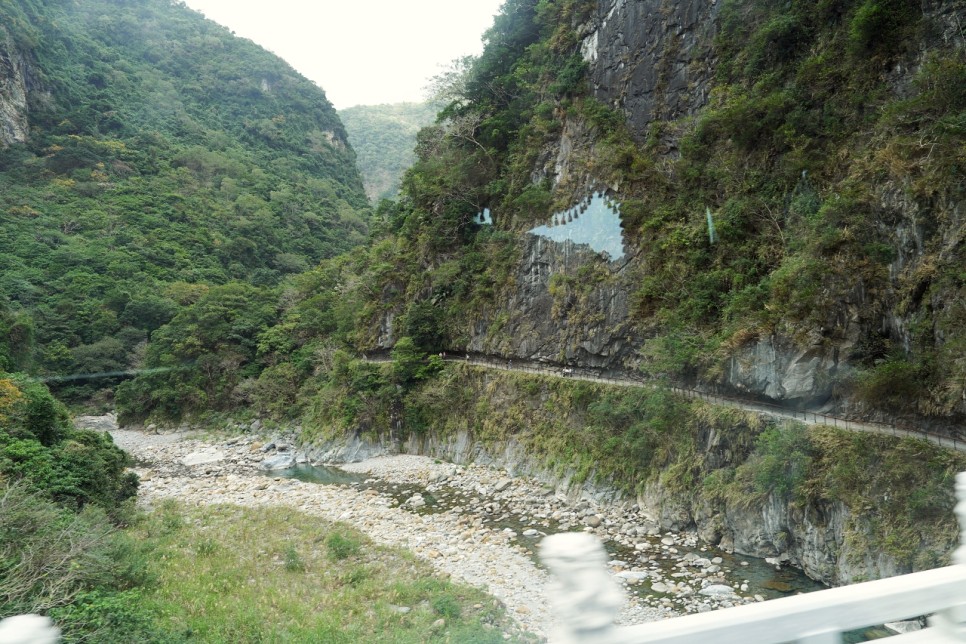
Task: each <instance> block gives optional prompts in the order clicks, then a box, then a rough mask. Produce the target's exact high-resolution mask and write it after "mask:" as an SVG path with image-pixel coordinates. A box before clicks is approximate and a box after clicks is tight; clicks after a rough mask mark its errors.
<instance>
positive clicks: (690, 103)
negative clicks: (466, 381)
mask: <svg viewBox="0 0 966 644" xmlns="http://www.w3.org/2000/svg"><path fill="white" fill-rule="evenodd" d="M964 21H966V5H964V3H963V2H958V1H954V2H918V1H912V0H828V1H823V2H817V3H816V2H791V3H786V4H783V5H781V6H779V5H775V4H774V3H770V2H764V1H761V0H727V1H725V2H712V1H711V0H696V1H694V2H677V3H661V2H656V1H651V0H633V1H632V0H600V1H593V0H569V1H564V2H555V3H544V2H533V1H530V0H511V1H510V2H508V3H507V4H506V6H505V7H504V9H503V13H502V14H501V15H500V16H499V17H498V18H497V21H496V23H495V25H494V27H493V29H492V30H491V31H490V32H489V33H488V35H487V47H486V50H485V52H484V53H483V55H482V56H481V57H480V58H479V59H478V60H477V61H476V62H475V64H474V65H473V66H472V67H471V68H470V69H469V71H468V73H467V74H466V75H465V76H464V77H463V78H461V79H459V82H458V83H457V84H456V85H455V87H454V94H455V97H456V98H455V100H453V102H452V103H451V104H450V105H449V107H448V108H447V109H446V110H445V111H444V115H445V116H446V117H448V118H447V120H445V121H444V122H443V123H442V124H441V125H437V126H433V127H430V128H427V129H425V130H423V131H422V132H421V133H420V136H419V143H418V145H417V162H416V164H415V166H414V167H413V169H412V170H411V171H410V172H409V173H408V174H407V177H406V179H405V180H404V183H403V192H402V197H401V199H400V200H399V202H398V205H397V208H396V211H395V212H394V213H393V214H392V216H391V217H390V224H389V226H388V230H389V233H388V234H387V235H386V236H385V238H384V241H383V242H381V243H378V244H377V245H376V246H375V247H374V249H373V251H372V253H371V259H370V262H369V264H368V266H367V268H366V270H367V273H366V277H365V278H364V279H362V280H360V283H365V284H367V293H369V294H370V295H366V296H363V299H365V300H366V301H367V302H368V304H367V305H366V308H364V310H363V312H362V313H361V323H360V325H358V326H357V327H356V331H357V333H358V335H357V340H358V341H359V342H360V343H361V344H362V346H366V347H390V346H393V345H394V344H396V343H397V342H398V340H399V338H401V337H406V336H408V337H411V338H413V340H415V341H416V344H417V346H419V347H422V348H423V349H424V350H427V351H430V352H433V351H437V350H439V349H442V348H449V349H454V350H464V349H469V350H474V351H479V352H482V353H488V354H500V355H506V356H509V357H513V356H519V357H526V358H529V359H541V360H546V361H550V362H557V363H568V364H578V365H589V366H596V367H601V368H605V369H634V370H636V369H642V370H644V371H645V372H646V373H648V374H650V375H654V376H670V377H672V378H673V379H675V380H678V381H684V382H689V383H691V384H696V385H699V386H704V387H717V388H721V389H723V390H727V391H732V392H737V393H742V394H745V395H749V396H752V397H757V398H763V399H768V400H771V401H778V402H782V403H786V404H790V405H796V406H810V407H813V408H815V407H826V408H828V407H838V408H840V410H843V411H851V412H855V411H862V413H871V414H874V415H875V414H881V415H885V416H888V417H890V418H895V417H909V419H912V418H913V417H914V418H915V419H916V420H915V422H925V423H928V422H930V421H929V419H935V420H937V421H938V422H939V424H946V421H947V420H949V419H955V420H956V422H960V421H961V420H962V418H963V416H964V414H966V406H964V405H966V389H964V383H966V358H964V357H963V356H966V308H964V306H963V302H964V298H966V278H964V274H963V271H962V267H963V265H964V260H966V258H964V255H963V252H964V251H963V236H964V220H963V209H964V199H966V185H964V180H963V176H964V175H963V168H964V162H966V143H964V142H966V130H964V127H963V124H964V119H966V93H964V88H966V53H964V51H966V50H964V32H963V30H962V28H961V26H960V25H962V24H963V23H964ZM594 192H601V193H604V194H605V195H606V196H607V197H608V198H609V199H610V200H612V201H614V202H617V204H618V205H619V208H620V213H621V216H622V218H621V227H622V231H621V233H620V235H621V242H622V243H623V248H624V254H623V258H621V259H620V261H609V260H614V259H615V258H614V257H610V258H607V257H604V256H602V255H601V254H600V253H599V252H595V251H594V249H592V248H591V247H589V246H586V245H581V244H577V245H571V246H567V245H566V244H558V243H554V242H550V241H549V240H548V239H546V237H545V236H540V235H534V234H527V231H528V230H530V229H533V228H534V227H537V226H540V225H544V224H546V225H548V226H550V227H552V226H553V225H554V224H555V223H556V224H557V225H563V224H565V223H569V222H570V221H571V218H573V217H577V216H579V215H580V214H581V213H582V212H583V211H584V209H585V208H586V203H587V201H586V200H587V199H588V197H590V196H591V194H593V193H594ZM582 204H583V205H582ZM574 207H577V210H570V211H569V214H568V212H567V211H568V209H571V208H574ZM484 208H489V209H490V210H491V211H492V217H493V219H494V225H493V226H486V225H484V226H480V225H478V224H477V223H474V219H475V218H476V217H477V215H478V213H480V212H481V211H482V210H483V209H484ZM554 213H563V214H561V215H558V216H557V217H556V219H555V220H553V221H551V216H552V215H554ZM373 283H375V285H376V286H375V287H372V286H371V285H372V284H373Z"/></svg>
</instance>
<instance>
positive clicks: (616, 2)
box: [581, 0, 721, 136]
mask: <svg viewBox="0 0 966 644" xmlns="http://www.w3.org/2000/svg"><path fill="white" fill-rule="evenodd" d="M720 4H721V3H719V2H718V1H717V0H680V1H674V0H601V2H600V3H599V4H598V7H597V11H596V14H595V16H594V18H593V19H592V20H591V22H590V23H589V24H586V25H584V26H582V27H581V32H582V35H584V40H583V43H582V45H581V54H582V55H583V57H584V60H585V61H587V62H588V63H589V64H590V68H591V73H590V78H591V82H592V84H593V89H594V95H595V96H596V97H597V98H599V99H601V100H602V101H604V102H605V103H608V104H609V105H612V106H614V107H617V108H619V109H621V110H622V111H623V112H624V113H625V114H627V117H628V121H629V122H630V123H631V124H632V128H633V131H634V132H635V133H636V134H637V135H639V136H640V135H643V134H644V132H645V130H646V128H647V126H648V125H649V124H650V123H651V122H653V121H655V120H662V121H665V120H673V119H676V118H679V117H682V116H687V115H689V114H694V113H695V112H696V111H697V110H699V109H700V108H701V107H703V106H704V105H705V104H706V103H707V101H708V92H709V91H710V89H711V79H712V75H713V74H714V48H713V47H712V42H713V39H714V34H715V32H716V29H717V23H716V18H717V14H718V10H719V8H720Z"/></svg>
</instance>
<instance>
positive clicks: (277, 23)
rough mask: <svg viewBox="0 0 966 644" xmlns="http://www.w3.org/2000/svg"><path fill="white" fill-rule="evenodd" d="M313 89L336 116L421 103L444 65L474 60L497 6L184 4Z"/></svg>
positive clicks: (373, 1) (450, 1)
mask: <svg viewBox="0 0 966 644" xmlns="http://www.w3.org/2000/svg"><path fill="white" fill-rule="evenodd" d="M185 3H186V4H187V5H188V6H189V7H191V8H192V9H195V10H197V11H200V12H202V13H203V14H205V16H206V17H208V18H210V19H211V20H214V21H215V22H218V23H220V24H222V25H225V26H226V27H228V28H229V29H231V30H233V31H234V32H235V33H236V34H237V35H239V36H243V37H245V38H251V39H252V40H254V41H255V42H256V43H258V44H259V45H261V46H262V47H265V48H266V49H268V50H269V51H272V52H274V53H275V54H277V55H279V56H281V57H282V58H284V59H285V60H286V61H287V62H288V63H289V64H290V65H291V66H292V67H294V68H295V69H297V70H298V71H299V72H301V73H302V74H303V75H304V76H305V77H306V78H310V79H311V80H313V81H315V82H316V83H318V85H319V86H320V87H322V89H324V90H325V93H326V95H327V96H328V98H329V100H330V101H331V102H332V104H333V105H335V107H336V108H337V109H345V108H347V107H352V106H354V105H376V104H379V103H400V102H403V101H420V100H423V98H424V96H423V88H424V87H425V86H426V85H427V83H428V81H429V79H430V78H431V77H433V76H435V75H436V74H438V73H440V71H442V69H443V68H444V67H446V66H447V65H448V63H449V62H450V61H452V60H453V59H455V58H458V57H460V56H465V55H467V54H479V53H480V51H481V50H482V45H481V43H480V38H481V36H482V35H483V32H484V31H486V30H487V29H489V28H490V26H491V25H492V24H493V16H494V15H495V14H496V13H497V12H498V11H499V9H500V6H501V5H502V4H503V0H365V1H363V0H314V1H313V0H185Z"/></svg>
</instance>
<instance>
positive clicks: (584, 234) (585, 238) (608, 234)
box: [528, 192, 624, 261]
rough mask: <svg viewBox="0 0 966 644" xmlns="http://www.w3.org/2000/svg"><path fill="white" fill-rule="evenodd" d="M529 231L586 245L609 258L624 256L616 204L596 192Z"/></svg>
mask: <svg viewBox="0 0 966 644" xmlns="http://www.w3.org/2000/svg"><path fill="white" fill-rule="evenodd" d="M528 232H529V233H530V234H531V235H539V236H540V237H544V238H546V239H549V240H551V241H555V242H557V243H562V244H565V243H570V244H576V245H581V244H585V245H587V246H589V247H590V249H591V250H593V251H594V252H596V253H599V254H600V255H601V256H603V257H604V258H605V259H610V260H611V261H618V260H621V259H624V238H623V231H622V230H621V215H620V210H619V207H618V205H617V203H616V202H614V201H613V200H611V199H610V198H608V197H606V196H604V195H603V194H601V193H599V192H598V193H594V194H593V195H592V196H591V197H589V198H588V199H585V200H584V201H583V202H581V203H580V204H578V205H576V206H574V207H573V208H570V209H569V210H565V211H563V212H558V213H556V214H554V215H553V217H551V219H550V222H549V223H548V224H546V225H544V226H537V227H536V228H533V229H531V230H530V231H528Z"/></svg>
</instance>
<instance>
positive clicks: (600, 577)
mask: <svg viewBox="0 0 966 644" xmlns="http://www.w3.org/2000/svg"><path fill="white" fill-rule="evenodd" d="M956 497H957V501H958V503H957V505H956V517H957V519H958V520H959V524H960V539H961V543H960V547H959V548H958V549H957V550H956V552H955V554H954V555H953V560H954V564H953V565H951V566H947V567H945V568H938V569H936V570H927V571H924V572H917V573H913V574H910V575H901V576H899V577H892V578H889V579H881V580H878V581H870V582H866V583H862V584H855V585H852V586H844V587H841V588H832V589H829V590H822V591H818V592H814V593H808V594H805V595H796V596H794V597H785V598H782V599H775V600H771V601H767V602H762V603H759V604H749V605H746V606H738V607H735V608H727V609H722V610H718V611H713V612H709V613H699V614H696V615H688V616H685V617H677V618H673V619H668V620H665V621H660V622H651V623H648V624H641V625H638V626H630V627H620V628H619V627H616V626H614V623H613V622H614V618H615V617H616V616H617V612H618V610H619V609H620V604H621V599H622V593H621V591H620V590H619V589H618V587H617V585H616V582H614V580H613V579H612V578H611V577H610V575H609V573H608V572H607V571H606V568H605V565H604V562H605V561H606V556H605V554H604V550H603V546H602V545H601V544H600V542H599V541H598V540H597V539H596V537H593V536H592V535H589V534H586V533H567V534H558V535H552V536H549V537H547V538H546V539H544V540H543V542H542V544H541V546H540V556H541V558H542V559H543V561H544V563H545V564H546V565H547V567H548V568H549V569H550V570H551V572H553V573H554V575H555V577H556V580H557V584H556V588H555V589H554V591H553V594H552V596H551V599H552V600H553V604H554V607H555V610H556V622H555V624H556V626H557V629H558V631H557V633H556V634H555V636H554V637H553V638H552V639H551V641H552V642H559V643H565V644H585V643H586V644H591V643H600V644H603V643H605V642H606V643H608V644H610V643H613V644H644V643H646V642H661V643H662V644H704V643H708V644H712V643H713V644H780V643H782V642H802V643H803V644H833V643H837V642H841V641H842V639H841V635H842V633H844V632H846V631H851V630H855V629H859V628H863V627H867V626H873V625H876V624H883V623H885V622H894V621H899V620H904V619H910V618H914V617H919V616H921V615H932V617H931V618H930V620H929V627H928V628H926V629H923V630H921V631H915V632H912V633H907V634H905V635H898V636H896V637H894V638H890V639H889V641H890V642H895V643H896V644H907V643H910V642H915V643H917V644H918V643H926V642H937V643H939V642H966V472H964V473H960V474H959V475H958V476H957V477H956Z"/></svg>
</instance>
